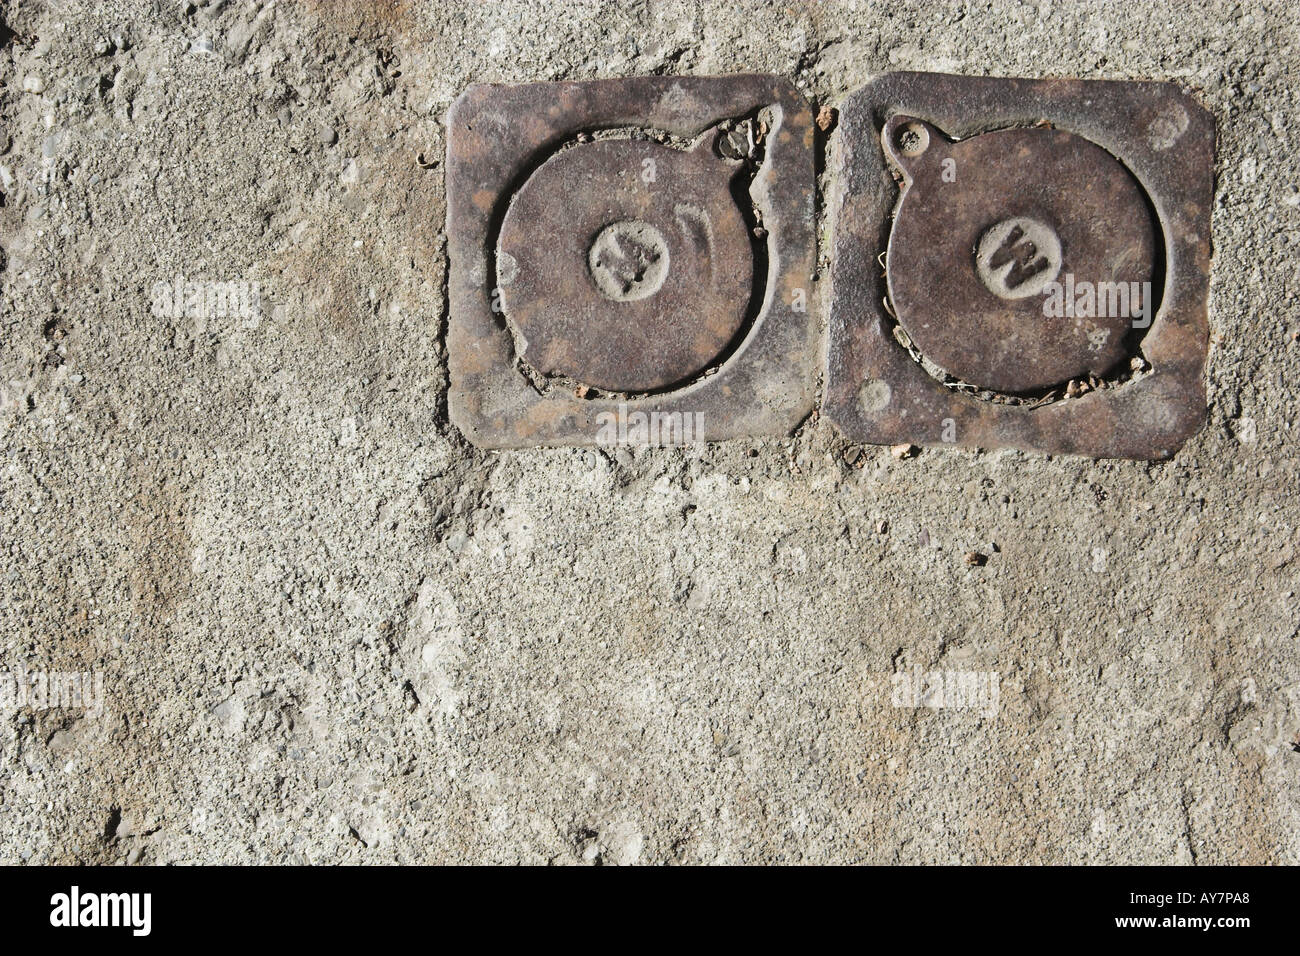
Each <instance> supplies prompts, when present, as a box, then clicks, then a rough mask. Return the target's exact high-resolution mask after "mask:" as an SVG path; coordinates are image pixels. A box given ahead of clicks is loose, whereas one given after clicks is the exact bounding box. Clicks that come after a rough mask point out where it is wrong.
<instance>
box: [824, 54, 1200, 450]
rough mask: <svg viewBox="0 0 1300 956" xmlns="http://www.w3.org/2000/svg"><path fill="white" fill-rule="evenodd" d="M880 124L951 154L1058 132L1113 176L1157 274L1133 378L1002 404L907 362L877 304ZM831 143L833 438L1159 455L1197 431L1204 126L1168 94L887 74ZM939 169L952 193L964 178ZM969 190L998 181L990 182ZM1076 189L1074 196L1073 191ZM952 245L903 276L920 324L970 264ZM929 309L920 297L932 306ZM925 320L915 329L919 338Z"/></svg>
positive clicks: (952, 327) (1177, 96) (883, 241)
mask: <svg viewBox="0 0 1300 956" xmlns="http://www.w3.org/2000/svg"><path fill="white" fill-rule="evenodd" d="M891 117H900V118H901V117H908V118H916V119H917V120H919V121H920V123H919V124H918V125H919V128H920V129H922V130H924V129H926V128H927V127H929V128H934V129H937V130H942V131H943V133H944V134H945V135H946V136H947V137H951V141H952V142H953V143H955V144H960V143H962V142H964V141H967V140H969V139H971V138H976V137H979V136H980V135H981V134H984V133H988V132H991V131H998V130H1009V129H1042V130H1050V131H1060V132H1059V133H1053V135H1055V136H1057V137H1058V139H1060V140H1062V141H1069V140H1070V136H1069V134H1074V136H1075V137H1082V138H1083V139H1084V140H1087V141H1089V142H1090V143H1091V144H1095V145H1096V146H1099V147H1101V149H1102V150H1105V151H1106V153H1108V154H1109V155H1110V157H1113V158H1114V159H1116V160H1118V162H1119V163H1121V164H1122V165H1123V166H1124V167H1125V168H1127V170H1128V171H1129V172H1130V173H1131V174H1132V176H1133V177H1134V178H1135V179H1136V180H1137V182H1138V183H1139V184H1140V187H1141V190H1142V191H1144V192H1145V195H1146V198H1147V199H1148V200H1149V208H1150V211H1151V213H1152V216H1151V218H1152V219H1153V220H1154V221H1155V222H1157V223H1158V232H1157V234H1156V235H1157V239H1156V242H1155V260H1156V263H1157V264H1158V266H1159V267H1161V268H1162V270H1163V276H1162V278H1163V290H1162V293H1161V295H1160V297H1159V308H1158V310H1157V311H1156V312H1155V315H1154V317H1153V321H1152V322H1151V325H1150V328H1149V329H1148V330H1147V331H1146V332H1145V334H1144V335H1143V337H1142V338H1141V340H1140V355H1138V356H1137V357H1136V358H1137V361H1136V362H1133V363H1131V364H1127V363H1126V364H1125V366H1124V367H1125V369H1128V368H1133V369H1135V370H1136V372H1135V374H1133V375H1131V376H1130V375H1128V374H1127V372H1125V373H1124V374H1121V375H1118V376H1117V377H1116V379H1115V380H1114V381H1110V382H1093V383H1091V385H1088V384H1084V385H1082V386H1080V387H1079V388H1077V389H1076V388H1074V387H1073V386H1071V389H1070V390H1071V392H1072V394H1071V395H1070V396H1069V397H1066V395H1065V392H1066V388H1064V387H1062V388H1061V389H1060V394H1052V392H1051V390H1048V391H1047V392H1046V393H1045V394H1044V395H1042V396H1040V397H1035V396H1032V395H1031V396H1028V397H1026V396H1024V395H1016V396H1013V397H1012V400H1011V402H1007V401H1005V400H1000V398H1001V397H1000V396H997V395H994V394H992V393H990V392H989V391H987V390H981V389H980V388H978V387H969V386H968V385H967V383H963V382H960V381H955V380H953V378H952V377H951V376H949V377H948V379H947V380H946V381H945V380H944V379H943V377H942V376H943V372H944V368H943V367H941V366H939V363H937V362H936V363H933V364H932V365H931V367H930V368H928V369H927V367H926V363H923V362H922V361H919V360H918V359H919V358H920V355H919V354H916V353H917V350H916V348H915V343H914V342H912V341H911V340H910V339H909V336H907V335H906V334H902V335H900V334H898V330H897V327H896V326H897V323H896V314H895V313H894V310H893V307H892V305H891V304H890V302H889V297H890V288H891V287H893V285H897V284H901V283H892V284H891V280H890V276H889V275H887V272H886V269H885V267H884V265H883V264H882V263H883V261H884V260H883V254H884V252H885V250H886V248H887V247H888V245H889V243H890V242H891V232H892V230H893V229H894V226H895V222H894V216H895V215H896V214H898V209H899V208H901V207H899V197H900V190H902V189H906V188H909V187H908V185H906V183H907V181H906V180H905V179H904V177H903V176H902V174H901V173H898V174H896V173H895V172H894V169H893V166H895V165H896V164H891V162H890V160H891V158H896V157H897V155H899V154H898V153H897V151H896V152H895V157H887V156H886V155H885V151H884V146H883V144H882V131H884V130H885V129H886V127H887V125H889V123H890V120H891ZM897 122H898V120H895V124H897ZM894 128H895V127H894V126H891V127H890V129H891V132H892V130H893V129H894ZM839 137H840V138H839V141H838V148H837V150H836V155H834V156H833V157H832V160H831V162H830V167H831V170H832V175H833V176H834V177H836V183H835V187H834V189H833V191H832V196H831V201H830V205H829V209H830V214H831V217H832V229H833V240H832V243H833V248H832V263H831V306H830V314H829V338H830V341H829V360H828V361H829V368H828V381H827V393H826V399H825V413H826V414H827V416H828V417H829V418H830V420H831V421H832V422H833V423H834V424H835V426H836V427H837V428H839V429H840V431H841V432H843V433H844V434H845V435H846V436H847V437H849V438H850V439H852V440H854V441H860V442H873V443H884V444H899V443H911V444H918V445H928V446H936V447H943V446H946V445H951V444H960V445H967V446H976V447H983V448H1000V447H1011V448H1020V449H1025V450H1030V451H1037V452H1047V453H1063V454H1076V455H1086V456H1091V457H1096V458H1132V459H1161V458H1167V457H1169V456H1171V455H1173V454H1174V453H1175V452H1176V451H1177V450H1178V448H1179V447H1180V446H1181V445H1182V443H1183V442H1184V441H1185V440H1186V439H1187V438H1188V437H1189V436H1191V435H1192V434H1194V433H1195V432H1196V431H1197V430H1198V429H1199V428H1200V427H1201V425H1202V423H1203V421H1204V418H1205V385H1204V381H1203V373H1204V365H1205V358H1206V348H1207V342H1208V319H1207V298H1208V286H1209V269H1210V252H1211V242H1210V213H1211V207H1212V202H1213V183H1214V167H1213V161H1214V121H1213V118H1212V116H1211V115H1210V114H1209V113H1208V112H1207V111H1206V110H1205V109H1203V108H1202V107H1201V106H1199V105H1198V104H1197V103H1196V102H1195V101H1194V100H1193V99H1192V97H1191V96H1190V95H1189V94H1187V93H1186V92H1184V91H1183V90H1181V89H1180V88H1179V87H1178V86H1176V85H1173V84H1168V83H1145V82H1116V81H1083V80H1017V79H992V78H979V77H958V76H948V75H941V74H925V73H894V74H886V75H884V76H881V77H879V78H877V79H875V80H874V81H872V82H871V83H870V84H868V85H867V86H866V87H864V88H862V89H860V90H858V91H857V92H855V93H853V94H851V95H850V96H849V97H848V98H847V100H846V101H845V102H844V103H843V104H842V106H841V109H840V124H839ZM919 148H920V149H924V148H925V147H924V145H923V144H922V145H920V146H919ZM1087 148H1088V149H1091V147H1087ZM1021 158H1023V156H1022V157H1021ZM1015 159H1016V157H1006V158H1001V159H999V158H997V157H994V159H993V161H996V162H1005V161H1011V162H1014V161H1015ZM1007 168H1008V169H1009V168H1010V167H1007ZM951 172H952V174H953V175H952V178H953V179H954V181H955V182H956V183H957V184H958V186H960V184H961V182H962V177H963V175H964V173H963V172H961V171H957V170H955V169H954V170H951ZM966 172H969V170H967V171H966ZM985 172H987V171H985ZM1045 175H1050V172H1049V173H1045ZM983 178H984V180H985V181H988V182H994V183H997V182H998V177H997V176H996V175H993V176H988V175H986V176H984V177H983ZM900 179H903V180H904V185H902V186H900V183H899V181H898V180H900ZM1077 188H1078V189H1079V190H1086V189H1087V188H1089V187H1088V185H1086V184H1084V183H1078V184H1077ZM1059 192H1061V190H1059V189H1058V193H1059ZM950 195H951V196H952V197H953V198H952V202H953V203H954V204H956V203H960V201H961V200H960V196H961V193H960V189H959V188H957V189H954V190H953V192H952V193H951V194H950ZM944 201H945V202H947V201H948V200H947V199H945V200H944ZM956 218H960V216H956ZM966 218H967V219H969V218H970V217H969V216H968V217H966ZM989 225H990V226H991V225H992V223H990V224H989ZM963 241H964V240H963ZM912 248H913V249H914V248H915V245H914V246H913V247H912ZM965 248H966V247H965V246H962V247H960V248H958V249H956V251H957V253H958V254H959V255H957V256H956V257H954V259H953V260H952V261H951V263H950V267H945V268H937V269H935V270H934V272H933V273H926V274H925V275H923V276H921V277H920V279H919V280H917V279H916V277H915V276H913V277H911V278H913V279H914V280H916V281H913V282H912V283H911V285H912V288H913V289H914V290H919V291H920V294H919V295H918V296H916V298H915V300H914V302H913V303H911V304H912V305H913V307H914V309H915V308H916V307H917V303H919V311H921V312H924V311H925V310H926V308H927V307H930V306H928V305H927V303H929V302H930V298H929V296H928V293H929V292H931V291H933V292H936V293H937V292H940V291H945V290H944V289H943V286H942V284H943V283H945V282H948V281H950V280H951V279H952V277H953V274H954V273H955V272H956V271H957V270H959V269H975V268H976V267H977V265H978V263H977V262H976V259H977V250H976V249H974V248H971V249H968V250H966V252H965V255H964V258H965V260H966V261H964V262H958V261H956V259H959V258H962V256H961V255H960V254H961V252H962V249H965ZM893 252H894V250H891V253H890V254H891V259H890V263H889V269H890V270H893V269H895V268H896V267H898V268H906V267H907V263H906V262H902V263H896V262H895V260H894V258H893ZM1067 254H1068V250H1067ZM942 298H943V297H942V296H941V295H938V294H936V295H935V296H934V300H935V301H939V300H941V299H942ZM948 302H949V309H948V313H949V314H948V316H947V317H946V318H945V317H940V316H938V310H939V306H937V305H936V306H933V309H934V310H935V323H936V324H937V323H941V322H948V323H949V328H948V334H949V339H958V340H960V338H961V337H962V335H963V331H964V329H965V328H966V326H964V325H963V324H962V321H963V317H962V314H961V313H962V311H963V307H962V305H961V303H960V301H959V300H958V302H957V305H956V307H955V308H954V307H953V306H952V302H953V299H952V297H951V296H949V297H948ZM929 318H930V317H929V316H926V317H923V319H922V322H923V323H924V324H926V327H927V328H929V324H928V322H929ZM957 346H958V347H965V348H967V349H969V350H970V354H973V355H974V356H975V358H976V359H983V360H987V361H988V363H989V366H988V367H996V364H997V362H999V361H1006V360H1007V359H1006V358H996V357H994V358H992V359H990V357H989V355H988V354H981V353H980V350H981V349H985V350H995V349H997V348H998V347H999V343H998V342H997V341H994V340H993V337H988V338H980V337H979V336H977V335H975V334H974V333H973V332H972V334H971V337H970V340H969V341H968V342H964V343H963V342H960V341H958V342H957ZM936 366H938V367H937V368H936ZM936 372H937V373H938V374H936ZM1076 384H1077V383H1076Z"/></svg>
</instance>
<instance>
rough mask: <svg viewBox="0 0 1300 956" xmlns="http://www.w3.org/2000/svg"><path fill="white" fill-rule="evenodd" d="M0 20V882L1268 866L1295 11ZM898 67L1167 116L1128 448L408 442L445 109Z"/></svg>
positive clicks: (1288, 510)
mask: <svg viewBox="0 0 1300 956" xmlns="http://www.w3.org/2000/svg"><path fill="white" fill-rule="evenodd" d="M0 9H2V10H3V13H2V14H0V20H3V23H4V27H5V29H4V39H3V47H2V48H0V79H2V80H3V92H2V93H0V166H3V171H2V172H3V176H2V179H3V183H2V185H3V189H4V193H3V200H4V201H3V206H2V207H0V246H2V247H3V255H2V258H0V265H2V266H3V274H2V283H3V284H2V297H3V317H2V319H0V385H2V387H3V393H2V396H0V397H2V398H3V402H2V403H0V452H2V453H3V459H2V460H0V529H2V530H0V582H2V587H0V598H2V600H0V651H2V656H0V670H8V671H11V672H12V671H17V670H24V671H28V672H37V671H48V672H74V671H75V672H91V673H97V674H98V675H100V677H101V678H102V681H103V697H102V708H91V709H86V708H84V707H83V708H82V709H81V710H78V709H76V708H70V707H48V706H47V707H45V708H41V707H36V706H30V705H29V706H17V705H13V704H12V702H11V706H8V707H7V709H5V710H4V712H3V713H0V862H6V863H13V862H19V861H30V862H74V861H75V862H90V863H116V862H119V861H120V862H140V863H190V862H280V861H297V862H304V861H310V862H315V863H336V862H358V863H360V862H364V863H381V862H390V861H429V862H453V861H455V862H459V861H489V862H515V861H523V862H531V863H583V862H587V863H596V862H600V863H634V862H635V863H672V862H680V863H696V862H710V861H713V862H786V863H793V862H823V861H835V862H853V861H869V862H906V863H916V862H936V861H963V862H995V861H1006V862H1138V861H1142V862H1182V863H1193V862H1196V863H1214V862H1289V863H1295V862H1298V861H1300V859H1298V858H1300V777H1298V774H1300V753H1297V752H1296V739H1297V732H1300V655H1298V654H1297V639H1298V638H1297V629H1298V627H1300V598H1297V594H1296V589H1297V575H1298V574H1300V560H1297V546H1298V544H1300V542H1298V539H1297V523H1298V519H1300V505H1297V501H1296V492H1297V469H1298V466H1300V456H1298V455H1297V451H1296V443H1295V439H1296V419H1297V405H1296V398H1295V391H1294V381H1295V372H1296V366H1295V360H1296V355H1297V349H1300V344H1298V343H1297V341H1296V336H1297V332H1300V319H1298V318H1297V315H1296V310H1295V305H1296V297H1297V294H1298V293H1300V288H1298V286H1297V278H1296V270H1295V262H1296V252H1297V248H1296V247H1297V237H1298V235H1300V232H1298V227H1300V218H1298V217H1300V191H1298V187H1300V181H1298V179H1297V175H1296V172H1295V155H1296V148H1295V139H1296V136H1297V116H1296V105H1297V89H1296V82H1295V77H1296V74H1297V68H1298V67H1300V50H1298V48H1297V29H1296V20H1297V15H1298V14H1300V6H1298V5H1297V4H1296V3H1276V4H1269V5H1265V4H1249V5H1248V4H1235V3H1224V2H1214V0H1211V2H1205V3H1198V4H1193V5H1188V4H1183V3H1167V4H1154V3H1153V4H1137V3H1123V2H1104V3H1102V2H1098V3H1082V2H1080V3H1062V2H1055V3H1048V2H1043V3H1026V4H1011V3H978V4H977V3H949V4H937V3H909V2H898V0H890V2H888V3H848V2H846V3H822V4H812V3H806V4H805V3H795V2H788V3H779V4H757V3H737V2H734V0H733V2H684V0H683V2H675V0H664V2H650V3H632V4H618V5H615V4H602V3H594V2H588V3H554V4H552V3H542V2H531V0H527V2H525V0H511V2H503V3H500V4H478V3H470V2H465V3H449V2H427V3H418V2H414V0H412V2H401V0H387V2H362V0H357V2H348V3H341V2H325V0H313V2H301V3H291V2H288V0H278V2H258V3H241V2H223V0H216V2H211V3H206V4H185V3H175V2H170V0H169V2H161V0H160V2H120V3H92V2H89V0H84V2H81V0H79V2H53V0H50V2H32V0H7V2H5V3H4V4H3V7H2V8H0ZM901 68H907V69H925V70H943V71H954V72H966V73H975V74H983V73H987V74H1001V75H1026V76H1041V75H1077V76H1082V77H1118V78H1151V79H1168V80H1177V81H1181V82H1183V83H1185V84H1187V85H1188V86H1189V87H1191V88H1192V89H1193V90H1195V91H1196V92H1197V94H1198V95H1199V96H1200V98H1201V99H1202V101H1203V102H1204V103H1205V104H1206V105H1207V106H1208V107H1209V108H1210V109H1211V110H1213V111H1214V113H1215V115H1216V117H1217V118H1218V122H1219V130H1220V143H1219V163H1220V168H1219V184H1218V191H1217V206H1216V212H1215V262H1214V277H1213V299H1212V304H1211V325H1212V330H1213V332H1212V338H1213V341H1212V346H1211V355H1210V368H1209V373H1208V374H1209V389H1210V403H1211V408H1210V414H1209V420H1208V423H1207V425H1206V427H1205V428H1204V430H1203V431H1202V432H1201V433H1200V434H1199V435H1198V436H1196V437H1195V438H1194V439H1192V441H1191V442H1190V443H1189V444H1188V445H1187V446H1186V447H1185V448H1184V449H1183V451H1182V452H1181V454H1179V455H1178V457H1177V458H1175V459H1174V460H1173V461H1172V462H1171V463H1167V464H1161V465H1144V464H1132V463H1119V462H1091V461H1087V460H1078V459H1059V458H1043V457H1035V456H1032V455H1025V454H1019V453H999V454H982V453H974V452H963V451H953V452H950V453H947V454H943V453H938V452H929V451H927V452H924V453H922V454H920V455H919V456H914V457H903V458H899V457H895V456H894V455H892V454H891V452H890V450H889V449H887V448H875V447H867V448H865V449H858V448H856V447H849V446H847V445H846V444H845V442H844V441H843V440H842V439H841V438H839V437H838V436H837V435H836V434H835V433H834V432H833V431H832V430H831V429H829V428H828V427H827V426H825V425H824V424H822V423H819V422H817V421H816V420H814V421H811V422H809V423H808V425H807V426H806V427H805V428H804V429H803V430H802V431H801V432H800V434H799V435H798V436H796V437H794V438H792V439H790V440H788V441H752V442H746V441H740V442H733V443H729V444H725V445H716V446H709V447H707V448H705V449H704V450H703V451H698V450H697V451H682V450H666V449H657V450H646V451H636V452H631V451H628V450H620V451H618V452H617V453H608V454H607V453H604V452H601V451H576V450H573V451H568V450H556V451H527V452H512V453H502V454H489V453H482V452H479V451H476V450H475V449H473V448H472V447H470V446H468V445H467V444H466V443H465V442H464V441H463V440H462V439H461V438H460V437H459V436H458V434H457V433H456V432H455V430H454V429H452V428H451V427H449V426H448V425H447V423H446V420H445V397H446V355H445V354H444V352H443V349H442V347H441V344H440V336H441V331H442V327H443V324H444V322H445V318H446V317H445V314H444V306H443V292H442V290H443V283H444V278H445V277H444V269H445V262H444V243H445V237H444V235H443V233H442V230H443V222H444V193H443V175H442V168H441V167H442V158H443V155H444V150H445V141H444V133H443V128H442V123H441V117H442V115H443V113H444V111H445V109H446V107H447V106H448V104H449V103H450V102H451V100H452V99H454V98H455V97H456V95H457V94H458V93H459V92H460V91H461V90H462V89H463V88H464V87H465V85H466V84H468V83H470V82H474V81H525V80H539V79H558V78H569V77H574V78H587V77H605V76H617V75H630V74H640V73H649V72H666V73H725V72H735V71H751V70H763V71H772V72H777V73H782V74H786V75H789V76H791V77H793V78H795V79H797V80H798V81H800V82H801V83H802V84H803V85H804V86H805V88H806V89H807V91H808V93H809V94H810V95H811V96H813V97H815V98H816V99H817V101H818V103H819V104H825V103H828V102H830V103H833V102H834V101H835V100H836V99H837V98H838V97H841V96H843V95H844V94H845V93H846V92H848V91H849V90H851V89H853V88H854V87H856V86H858V85H860V84H861V83H862V82H864V81H865V80H866V79H867V78H868V77H869V76H870V75H872V74H873V73H878V72H883V71H885V70H889V69H901ZM421 157H422V161H420V160H421ZM175 276H183V277H185V278H186V279H187V280H189V281H207V282H218V281H219V282H247V283H253V282H256V283H257V284H258V290H259V296H260V299H259V301H258V303H257V308H256V309H252V310H250V311H251V313H252V314H251V315H237V314H236V315H215V316H214V315H208V316H206V317H204V316H186V315H185V314H184V310H181V312H180V314H179V315H178V314H177V312H176V310H174V309H172V310H169V309H168V308H166V307H165V303H164V304H163V305H161V306H160V305H159V303H158V302H157V301H156V299H155V295H154V291H153V290H154V285H155V283H157V282H160V281H170V280H172V278H173V277H175ZM228 311H229V310H228ZM968 552H978V553H979V554H982V555H985V556H986V557H987V561H986V563H984V564H983V565H982V566H981V565H971V564H968V563H967V560H966V559H965V556H966V555H967V553H968ZM933 671H939V672H943V673H945V674H950V675H951V674H957V673H959V672H960V673H964V674H975V675H982V679H983V680H984V682H985V683H984V685H983V686H986V687H987V686H988V685H989V684H990V683H991V681H992V679H993V678H994V677H995V678H996V686H997V688H998V697H997V701H996V704H992V702H991V701H987V700H986V701H985V703H986V704H992V706H981V707H965V706H951V705H950V706H945V707H942V708H940V707H932V706H919V707H917V706H896V704H904V705H906V704H908V703H909V697H910V696H914V695H909V694H907V693H901V694H900V684H899V683H898V681H899V679H898V678H896V677H894V676H893V675H895V674H915V675H925V674H926V673H929V672H933ZM924 679H925V678H924V676H922V680H924ZM950 699H951V698H950ZM911 702H912V703H915V702H914V701H911ZM929 702H930V703H936V702H937V700H936V699H933V698H931V699H930V700H929Z"/></svg>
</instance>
